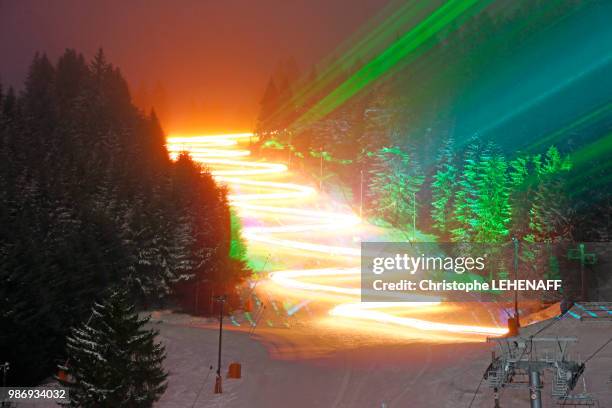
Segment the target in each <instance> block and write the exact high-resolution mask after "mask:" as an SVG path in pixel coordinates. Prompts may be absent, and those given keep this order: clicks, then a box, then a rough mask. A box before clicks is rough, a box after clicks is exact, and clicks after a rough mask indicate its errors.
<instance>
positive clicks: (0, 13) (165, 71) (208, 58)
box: [0, 0, 387, 132]
mask: <svg viewBox="0 0 612 408" xmlns="http://www.w3.org/2000/svg"><path fill="white" fill-rule="evenodd" d="M386 3H387V0H333V1H329V0H290V1H287V0H257V1H255V0H224V1H206V0H204V1H202V0H180V1H169V0H134V1H118V0H114V1H109V0H99V1H93V0H92V1H78V0H54V1H37V0H20V1H11V0H0V79H1V81H2V83H3V84H7V83H8V84H11V85H16V86H18V87H19V86H21V84H22V82H23V79H24V77H25V73H26V70H27V67H28V65H29V63H30V61H31V59H32V57H33V55H34V53H35V52H36V51H41V52H46V53H47V54H48V55H49V57H51V58H52V59H54V60H55V59H56V58H57V56H58V55H59V54H60V53H61V52H62V51H63V50H64V49H65V48H75V49H77V50H79V51H81V52H83V53H84V54H85V56H86V57H87V58H91V56H92V55H93V53H94V52H95V50H96V49H97V48H99V47H103V48H104V50H105V52H106V54H107V56H108V59H109V60H110V61H111V62H113V63H114V64H116V65H118V66H119V67H120V68H121V69H122V71H123V73H124V75H125V76H126V77H127V79H128V81H129V83H130V85H131V87H132V89H133V91H136V90H137V89H138V88H142V87H145V88H149V89H153V88H154V87H155V86H156V84H157V83H158V82H160V83H161V84H162V86H163V88H164V89H165V91H166V94H167V98H166V100H167V105H168V107H167V109H166V111H167V114H166V115H165V116H166V117H165V120H164V122H165V127H166V130H168V131H179V132H180V131H188V132H191V131H194V130H196V129H193V128H194V123H195V124H196V125H195V127H198V128H199V129H197V130H201V131H204V132H210V131H240V130H251V129H252V128H253V125H254V123H255V119H256V116H257V110H258V103H259V100H260V98H261V95H262V92H263V89H264V87H265V85H266V82H267V80H268V78H269V76H270V74H271V73H272V71H273V70H274V67H275V66H276V65H277V63H278V61H279V59H280V58H287V57H289V56H293V57H294V58H295V59H296V60H297V62H298V65H299V67H300V68H301V69H302V70H303V71H310V69H311V66H312V64H316V63H317V62H318V61H320V60H321V59H322V58H324V57H326V56H329V55H330V54H334V50H335V49H336V47H338V46H339V45H340V44H341V43H342V42H343V41H345V40H347V38H349V37H350V35H351V34H353V33H354V32H355V31H356V30H358V29H359V27H360V26H362V25H363V24H364V23H365V22H366V21H367V20H368V19H369V18H371V17H373V16H375V15H376V14H377V13H378V12H379V11H381V10H382V8H383V7H384V6H385V4H386ZM194 106H195V107H196V110H195V112H197V116H198V118H193V117H192V118H188V120H187V119H186V116H189V115H191V116H193V115H194V113H193V112H194V108H193V107H194ZM162 119H164V118H162Z"/></svg>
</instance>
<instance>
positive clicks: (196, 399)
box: [191, 365, 213, 408]
mask: <svg viewBox="0 0 612 408" xmlns="http://www.w3.org/2000/svg"><path fill="white" fill-rule="evenodd" d="M212 369H213V366H212V365H211V366H210V368H209V369H208V374H206V378H204V382H202V386H201V387H200V389H199V390H198V395H196V397H195V399H194V400H193V404H191V408H193V407H195V404H196V402H198V399H200V394H201V393H202V390H203V389H204V386H205V385H206V381H208V377H210V373H211V372H212Z"/></svg>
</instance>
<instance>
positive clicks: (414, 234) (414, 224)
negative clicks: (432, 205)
mask: <svg viewBox="0 0 612 408" xmlns="http://www.w3.org/2000/svg"><path fill="white" fill-rule="evenodd" d="M412 240H413V241H415V242H416V192H414V191H413V192H412Z"/></svg>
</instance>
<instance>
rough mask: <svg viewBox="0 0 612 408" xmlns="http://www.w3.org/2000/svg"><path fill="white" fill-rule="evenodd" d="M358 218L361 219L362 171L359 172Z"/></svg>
mask: <svg viewBox="0 0 612 408" xmlns="http://www.w3.org/2000/svg"><path fill="white" fill-rule="evenodd" d="M359 218H363V169H361V171H360V172H359Z"/></svg>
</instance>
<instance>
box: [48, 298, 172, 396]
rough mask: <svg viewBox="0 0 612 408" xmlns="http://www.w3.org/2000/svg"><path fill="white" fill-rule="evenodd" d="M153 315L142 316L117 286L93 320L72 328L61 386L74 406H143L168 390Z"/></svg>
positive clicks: (98, 305)
mask: <svg viewBox="0 0 612 408" xmlns="http://www.w3.org/2000/svg"><path fill="white" fill-rule="evenodd" d="M148 321H149V317H145V318H140V317H139V316H138V314H137V313H136V312H135V308H134V306H133V305H132V304H130V302H129V301H128V295H127V292H125V291H123V290H117V291H115V292H114V293H112V294H111V295H110V296H109V298H108V299H107V300H105V301H103V302H102V303H95V304H94V307H93V309H92V315H91V318H90V320H89V321H88V322H87V323H85V324H81V325H80V326H78V327H74V328H72V329H71V331H70V334H69V336H68V338H67V357H68V361H67V364H66V365H65V366H60V368H61V369H62V370H64V371H65V372H66V374H67V378H66V379H62V380H61V383H62V385H64V386H66V387H68V388H69V390H70V393H69V394H70V402H69V403H67V404H66V405H68V406H71V407H85V408H86V407H96V408H106V407H108V408H120V407H126V408H127V407H129V408H140V407H142V408H144V407H151V406H153V403H154V402H155V401H157V400H158V399H159V397H160V396H161V395H162V394H163V393H164V391H165V390H166V377H167V373H166V372H165V370H164V368H163V366H162V364H163V361H164V359H165V349H164V347H163V346H162V345H161V344H160V343H156V342H155V337H156V336H157V334H158V333H157V331H155V330H151V329H147V328H146V327H145V325H146V324H147V322H148Z"/></svg>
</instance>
